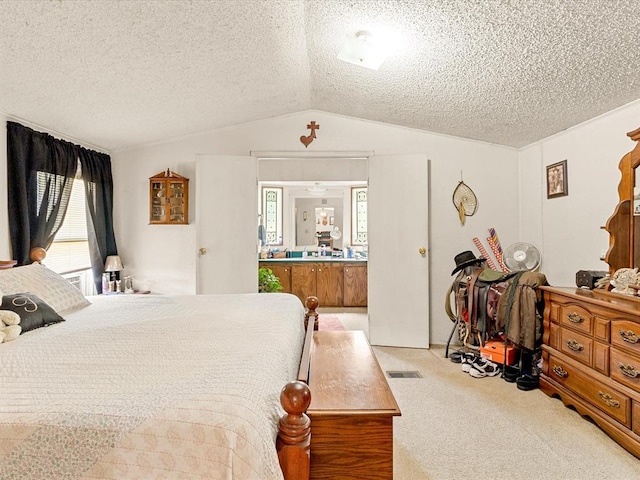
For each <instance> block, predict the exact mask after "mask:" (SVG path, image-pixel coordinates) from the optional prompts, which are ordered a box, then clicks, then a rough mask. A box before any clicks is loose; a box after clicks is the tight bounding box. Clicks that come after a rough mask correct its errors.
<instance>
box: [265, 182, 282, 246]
mask: <svg viewBox="0 0 640 480" xmlns="http://www.w3.org/2000/svg"><path fill="white" fill-rule="evenodd" d="M262 216H263V218H264V228H265V233H266V236H267V245H282V188H280V187H262Z"/></svg>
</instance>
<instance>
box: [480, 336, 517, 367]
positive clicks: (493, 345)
mask: <svg viewBox="0 0 640 480" xmlns="http://www.w3.org/2000/svg"><path fill="white" fill-rule="evenodd" d="M480 355H481V356H483V357H484V358H486V359H487V360H491V361H492V362H495V363H504V342H500V341H498V340H489V341H488V342H485V344H484V347H480ZM515 359H516V347H509V346H508V347H507V365H511V364H513V362H514V361H515Z"/></svg>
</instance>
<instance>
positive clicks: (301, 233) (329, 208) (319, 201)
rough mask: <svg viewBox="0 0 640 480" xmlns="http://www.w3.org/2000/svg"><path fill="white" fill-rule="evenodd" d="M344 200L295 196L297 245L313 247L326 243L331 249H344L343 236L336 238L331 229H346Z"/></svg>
mask: <svg viewBox="0 0 640 480" xmlns="http://www.w3.org/2000/svg"><path fill="white" fill-rule="evenodd" d="M343 210H344V201H343V199H342V198H337V197H335V198H331V197H328V198H325V197H296V198H295V207H294V211H295V232H296V236H295V246H296V248H304V247H308V248H313V249H316V248H318V247H319V246H322V245H325V246H326V247H327V248H329V249H333V248H335V249H340V250H341V249H342V247H343V242H342V238H338V239H334V238H332V237H331V231H332V230H334V228H335V227H338V229H339V230H340V231H342V230H343V229H344V227H343V218H344V212H343Z"/></svg>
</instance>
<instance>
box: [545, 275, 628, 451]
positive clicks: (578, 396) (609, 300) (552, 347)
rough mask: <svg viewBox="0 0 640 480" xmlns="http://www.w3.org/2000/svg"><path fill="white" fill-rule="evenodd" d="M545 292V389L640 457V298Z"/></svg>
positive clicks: (557, 290) (587, 292) (570, 290)
mask: <svg viewBox="0 0 640 480" xmlns="http://www.w3.org/2000/svg"><path fill="white" fill-rule="evenodd" d="M541 290H543V292H544V299H545V310H544V338H543V341H544V345H543V347H542V350H543V352H542V358H543V371H542V375H541V377H540V388H541V389H542V391H543V392H545V393H546V394H547V395H554V396H559V397H560V398H561V399H562V401H563V402H564V404H565V405H571V406H573V407H574V408H575V409H576V410H577V411H578V412H579V413H580V414H581V415H585V416H588V417H590V418H591V419H593V421H594V422H596V423H597V424H598V425H599V426H600V428H602V429H603V430H604V431H605V432H606V433H607V434H608V435H609V436H611V437H612V438H613V439H614V440H615V441H616V442H618V443H619V444H620V445H621V446H622V447H624V448H626V449H627V450H628V451H630V452H631V453H633V454H634V455H635V456H637V457H640V298H638V297H628V296H625V295H621V294H617V293H611V292H607V291H601V290H594V291H590V290H584V289H576V288H555V287H541Z"/></svg>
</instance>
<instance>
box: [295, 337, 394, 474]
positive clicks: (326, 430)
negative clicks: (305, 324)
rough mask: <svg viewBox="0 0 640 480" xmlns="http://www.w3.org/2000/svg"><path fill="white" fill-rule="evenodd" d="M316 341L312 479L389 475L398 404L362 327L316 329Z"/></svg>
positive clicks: (311, 372)
mask: <svg viewBox="0 0 640 480" xmlns="http://www.w3.org/2000/svg"><path fill="white" fill-rule="evenodd" d="M313 345H314V348H313V353H312V355H311V363H310V366H309V388H310V389H311V405H309V408H308V410H307V415H309V418H311V475H310V478H311V480H318V479H327V480H328V479H332V480H337V479H341V480H345V479H353V480H362V479H367V480H391V479H392V478H393V417H394V416H397V415H400V409H399V408H398V404H397V403H396V400H395V398H394V397H393V393H392V392H391V389H390V388H389V384H388V383H387V380H386V378H385V376H384V373H383V372H382V370H381V368H380V366H379V365H378V361H377V360H376V357H375V355H374V353H373V351H372V349H371V347H370V346H369V342H368V341H367V338H366V336H365V335H364V332H362V331H339V332H338V331H317V332H314V339H313ZM318 347H321V348H318Z"/></svg>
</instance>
